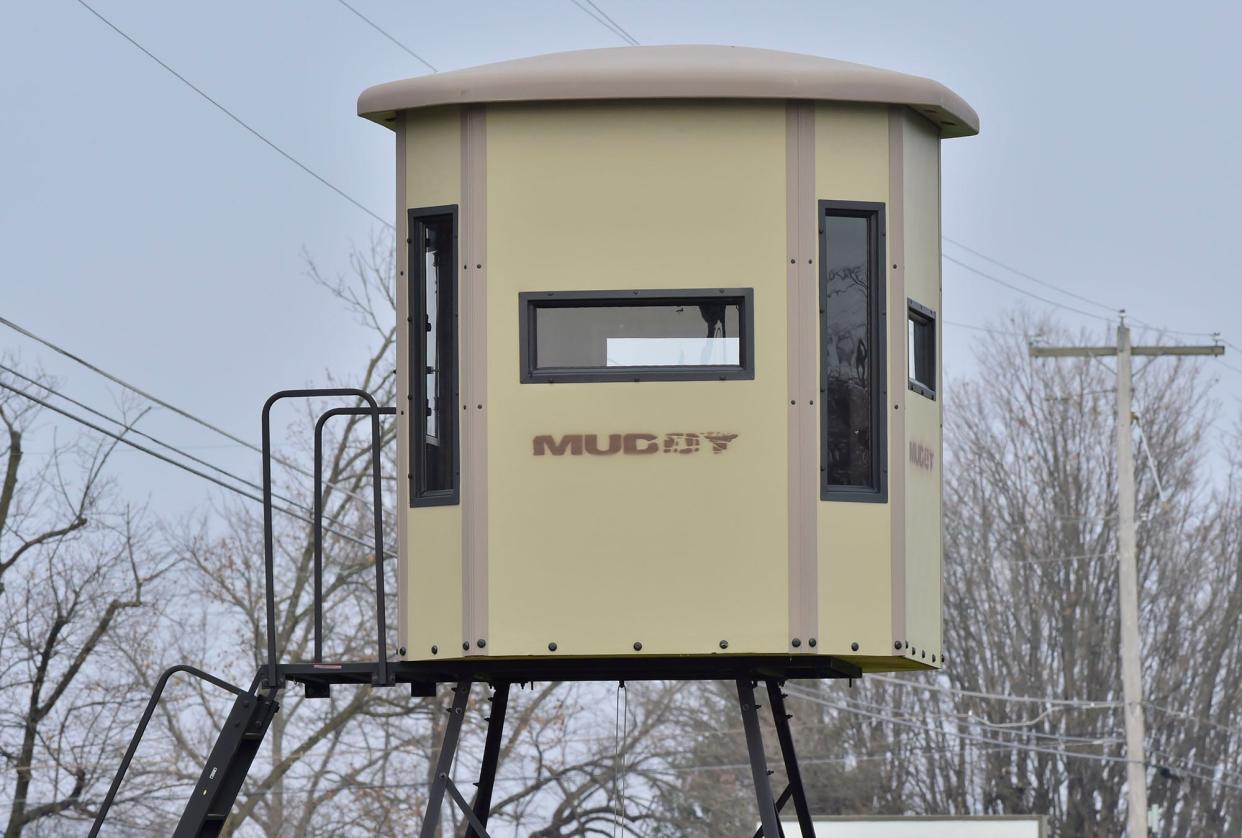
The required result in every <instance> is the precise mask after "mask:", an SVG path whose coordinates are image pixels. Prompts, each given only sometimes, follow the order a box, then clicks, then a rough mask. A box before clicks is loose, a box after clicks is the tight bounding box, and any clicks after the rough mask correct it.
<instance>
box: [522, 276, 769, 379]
mask: <svg viewBox="0 0 1242 838" xmlns="http://www.w3.org/2000/svg"><path fill="white" fill-rule="evenodd" d="M720 300H724V301H726V302H729V303H733V304H736V305H737V306H738V320H739V324H738V325H739V329H740V331H741V334H740V335H739V338H740V343H739V350H738V356H739V361H740V362H741V363H740V364H738V365H737V366H733V365H729V366H701V367H684V366H658V367H604V368H588V367H544V368H537V367H536V364H537V363H538V358H537V353H536V340H537V335H536V330H537V325H536V317H535V314H536V312H537V311H538V310H539V309H540V308H585V307H589V306H626V305H632V306H641V305H644V304H646V303H649V302H653V301H654V302H659V303H663V304H666V305H668V304H682V305H698V304H700V303H702V302H704V301H711V302H719V301H720ZM518 307H519V324H518V334H519V343H520V347H519V356H520V363H521V381H522V383H523V384H534V383H541V382H543V383H549V382H566V383H580V382H602V381H729V380H750V379H753V378H754V377H755V361H754V359H755V337H754V332H755V328H754V319H755V315H754V289H753V288H690V289H686V288H681V289H630V290H620V291H524V292H521V293H519V294H518Z"/></svg>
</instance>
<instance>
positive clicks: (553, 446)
mask: <svg viewBox="0 0 1242 838" xmlns="http://www.w3.org/2000/svg"><path fill="white" fill-rule="evenodd" d="M534 447H535V456H536V457H542V456H543V455H544V454H552V455H554V456H557V457H559V456H561V455H563V454H567V453H568V454H575V455H578V454H581V453H582V434H565V435H564V436H562V437H561V438H560V441H557V440H556V439H555V438H553V437H552V435H551V434H544V435H543V436H537V437H535V439H534Z"/></svg>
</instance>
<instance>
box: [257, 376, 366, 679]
mask: <svg viewBox="0 0 1242 838" xmlns="http://www.w3.org/2000/svg"><path fill="white" fill-rule="evenodd" d="M332 397H353V398H358V399H362V400H363V401H365V402H366V403H367V405H368V406H367V407H358V408H351V409H353V410H359V411H361V413H359V414H357V415H366V414H369V415H370V417H371V485H372V501H371V503H372V518H373V522H374V525H375V611H376V621H375V622H376V643H377V644H378V646H379V658H378V665H377V667H376V672H375V679H374V681H375V683H376V684H388V683H389V676H388V621H387V618H386V616H385V613H384V517H383V515H384V513H383V507H382V501H383V497H382V495H383V488H382V486H381V483H380V422H379V418H380V415H381V412H384V410H385V409H383V408H381V407H380V406H379V405H378V404H376V402H375V398H374V397H373V396H372V395H371V394H370V393H368V392H367V391H366V390H359V389H357V388H355V387H330V388H321V389H306V390H280V391H279V392H276V393H273V394H272V395H271V396H270V397H269V398H268V400H267V401H266V402H264V404H263V417H262V424H263V572H264V586H265V599H266V603H265V604H266V608H267V681H266V685H267V686H268V687H270V688H272V689H278V688H280V687H282V686H283V684H282V683H281V677H280V669H279V657H278V650H277V648H276V593H275V588H276V582H275V575H276V574H275V558H274V556H275V547H274V543H273V538H274V537H273V533H272V432H271V412H272V407H273V406H274V405H275V404H276V403H277V402H278V401H281V400H282V399H314V398H332ZM330 413H331V411H328V414H330ZM328 414H325V416H326V415H328ZM322 422H323V418H322V417H321V419H320V422H319V423H318V424H317V426H316V442H317V443H318V442H319V431H320V430H321V429H322ZM318 448H319V446H318V444H317V453H318ZM318 459H319V458H318V457H317V458H316V460H317V462H316V465H317V466H321V465H322V464H321V463H319V462H318ZM316 474H317V479H316V486H315V489H316V491H315V495H316V499H317V500H319V501H320V503H318V504H317V505H316V514H315V521H314V526H315V530H316V546H317V548H318V549H317V553H316V592H315V619H316V649H315V652H316V659H317V660H318V656H319V654H321V653H322V638H321V636H320V631H321V622H322V619H323V615H322V601H321V596H320V595H321V593H322V576H321V574H322V543H323V533H322V526H323V522H322V517H321V513H322V509H321V508H320V507H322V488H323V487H322V485H320V483H321V478H322V474H321V473H320V470H319V469H317V471H316Z"/></svg>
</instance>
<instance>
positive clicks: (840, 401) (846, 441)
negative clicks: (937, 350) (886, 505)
mask: <svg viewBox="0 0 1242 838" xmlns="http://www.w3.org/2000/svg"><path fill="white" fill-rule="evenodd" d="M819 207H820V224H819V226H820V233H819V239H820V241H819V246H820V265H819V301H820V302H819V307H820V425H821V431H820V434H821V437H820V452H821V453H820V466H821V475H822V484H821V497H822V498H823V499H824V500H850V501H884V500H886V499H887V482H886V462H885V457H886V450H887V447H886V439H885V426H886V422H885V418H886V417H885V411H884V405H885V401H886V399H887V391H886V387H885V379H886V368H885V363H884V342H885V340H884V335H885V332H884V294H885V281H884V280H885V271H884V262H883V259H884V205H883V204H873V203H861V202H855V201H820V204H819Z"/></svg>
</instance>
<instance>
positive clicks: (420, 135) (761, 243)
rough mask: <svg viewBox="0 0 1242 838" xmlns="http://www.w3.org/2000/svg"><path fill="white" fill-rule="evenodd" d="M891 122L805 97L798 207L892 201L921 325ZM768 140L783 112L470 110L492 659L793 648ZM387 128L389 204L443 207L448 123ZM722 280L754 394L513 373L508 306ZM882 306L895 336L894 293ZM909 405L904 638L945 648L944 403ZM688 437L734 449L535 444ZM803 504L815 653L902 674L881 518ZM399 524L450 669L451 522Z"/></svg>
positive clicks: (418, 609) (888, 511)
mask: <svg viewBox="0 0 1242 838" xmlns="http://www.w3.org/2000/svg"><path fill="white" fill-rule="evenodd" d="M889 113H890V112H889V110H888V109H887V108H886V107H881V106H865V105H839V104H820V105H817V106H816V108H815V146H816V159H815V172H816V175H815V190H816V197H817V198H819V199H828V200H854V201H876V202H882V203H884V204H885V205H886V206H889V207H891V203H892V200H893V195H894V194H900V195H904V207H903V208H904V213H903V215H904V217H905V229H904V241H905V264H906V275H905V276H906V283H907V291H908V293H909V295H910V296H913V297H914V298H915V299H918V300H920V301H923V302H928V301H930V302H928V304H929V305H932V306H933V307H934V308H936V309H937V311H939V307H940V297H939V248H938V237H939V161H938V153H939V149H938V138H937V137H936V136H935V134H934V133H933V132H932V131H931V130H929V127H928V126H926V124H925V123H923V122H922V120H921V118H920V117H917V116H913V115H909V114H902V113H900V112H898V113H897V116H896V117H894V118H900V119H903V120H905V121H906V125H905V130H904V135H903V149H902V159H901V163H902V165H901V167H900V170H901V171H902V178H903V179H902V183H901V184H900V186H901V189H900V190H896V191H893V192H890V183H889V172H890V160H889V118H890V117H889ZM785 126H786V121H785V107H784V103H740V102H713V103H688V102H677V103H651V102H631V103H608V104H603V103H600V104H593V103H581V104H573V105H566V104H563V103H562V104H556V105H541V104H521V105H517V104H515V105H493V106H490V107H489V108H488V113H487V155H486V165H487V201H486V214H487V228H488V242H487V259H488V293H489V298H488V303H487V329H488V343H487V352H488V392H487V400H488V402H489V405H490V411H489V416H490V418H489V425H488V450H489V454H488V472H487V474H488V477H487V479H488V487H487V492H488V543H489V548H488V551H489V552H488V600H489V602H488V608H489V614H488V616H489V619H488V638H487V639H488V647H487V654H490V655H496V656H520V655H547V654H548V643H550V642H555V643H556V644H557V652H556V654H557V655H575V656H576V655H627V654H633V653H634V651H633V644H634V643H635V642H636V641H637V642H641V643H642V644H643V654H718V653H720V652H721V649H720V641H721V640H727V641H728V643H729V647H728V652H729V653H730V654H734V653H739V654H746V653H752V654H753V653H769V654H771V653H784V652H785V651H786V650H787V649H788V643H789V638H788V637H787V634H788V605H789V603H788V597H789V591H788V587H787V586H788V579H787V574H788V561H787V556H788V543H787V542H788V527H787V512H786V510H787V502H788V498H787V496H786V495H787V491H788V484H787V475H786V471H787V463H788V453H787V424H786V405H787V392H786V387H787V385H786V371H785V367H786V358H785V353H786V338H785V331H786V299H785V296H786V292H785V268H786V264H785V263H786V258H785V257H786V254H785V247H786V241H785V234H786V219H785V197H786V196H785V184H786V180H785V158H784V156H785ZM404 129H405V131H406V145H407V151H406V162H407V166H406V171H405V184H404V186H405V193H406V200H405V203H406V205H407V206H410V207H418V206H429V205H439V204H458V203H460V201H461V194H460V192H461V165H462V163H461V116H460V113H459V111H458V110H457V109H453V108H446V109H436V110H431V111H427V112H421V113H416V114H413V115H407V117H406V120H405V122H404ZM892 217H893V214H892V212H891V210H890V212H889V213H888V218H889V220H890V223H891V221H892ZM886 241H888V239H887V238H886ZM400 260H401V261H400V265H401V266H402V267H404V265H405V255H404V243H403V242H402V247H401V254H400ZM891 262H892V258H890V256H889V255H888V254H886V264H891ZM816 282H817V283H818V279H816ZM399 286H400V287H399V298H400V299H399V305H400V306H401V310H402V311H404V310H405V299H404V282H403V283H400V284H399ZM721 287H747V288H753V289H754V306H755V311H754V323H755V356H756V377H755V379H754V380H753V381H723V382H722V381H708V382H642V383H632V382H630V383H580V384H579V383H574V384H569V383H558V384H525V385H524V384H521V383H519V352H518V325H519V309H518V294H519V292H522V291H555V290H562V291H580V290H606V289H634V288H682V289H686V288H721ZM886 309H887V311H888V325H889V326H890V328H900V329H904V328H905V322H904V319H905V315H904V312H905V300H904V299H902V300H894V299H889V300H887V305H886ZM808 316H810V317H814V312H809V313H808ZM815 334H816V336H817V337H816V344H818V326H817V325H816V327H815ZM404 339H405V335H404V332H403V335H402V345H401V347H400V349H399V372H398V376H399V387H400V388H401V390H400V393H399V398H400V399H401V403H402V404H404V403H405V401H404V400H405V388H406V386H407V382H408V371H407V370H406V368H405V360H406V351H405V345H404ZM905 377H906V359H905V358H904V357H899V358H894V357H891V356H890V357H889V358H888V379H889V382H890V384H889V389H890V394H891V393H892V391H893V388H895V387H897V386H900V388H901V389H902V390H903V391H904V388H905ZM905 404H907V405H909V406H910V407H909V410H908V412H907V415H906V422H907V427H908V429H909V430H910V433H911V435H912V437H911V438H918V439H919V440H921V441H925V442H930V443H931V444H933V445H934V447H935V449H936V451H937V457H936V463H935V470H934V471H933V472H930V473H928V472H924V471H921V470H918V469H916V468H914V467H913V466H911V465H910V464H907V465H908V466H909V467H908V468H907V469H906V475H905V477H904V479H903V481H902V484H901V486H900V487H893V486H890V493H891V492H893V491H903V492H905V493H906V495H907V499H908V502H907V504H906V512H905V521H904V526H905V527H906V531H905V532H906V541H907V547H908V554H907V555H908V561H907V571H906V580H905V582H906V594H905V602H906V620H907V624H908V637H909V639H911V640H912V641H914V642H915V644H916V648H917V647H918V644H920V643H922V644H925V645H926V647H927V651H928V653H929V655H930V654H931V653H932V650H933V649H934V650H936V653H937V657H939V654H938V650H939V631H940V615H939V608H940V578H939V573H940V544H939V541H940V522H939V515H940V497H939V480H940V476H939V447H940V437H939V422H940V415H939V410H940V405H939V402H930V401H928V400H925V399H922V398H921V397H918V398H916V397H914V396H913V395H910V396H909V397H908V398H906V400H905ZM405 420H406V417H405V416H402V417H400V422H401V431H400V433H401V439H402V443H403V445H402V448H403V455H402V456H403V457H404V455H405V453H407V452H405V451H404V448H405V447H406V446H405V445H404V441H405V439H406V434H407V430H406V421H405ZM687 431H695V432H704V431H723V432H731V433H737V434H738V438H737V439H736V440H735V441H734V442H733V443H732V444H731V445H730V447H729V449H728V450H727V451H726V452H724V453H722V454H712V453H710V452H708V451H706V450H704V451H701V452H700V453H698V454H693V455H684V456H683V455H663V454H660V455H653V456H650V457H634V456H611V457H590V456H581V457H574V456H562V457H553V456H542V457H535V456H533V454H532V438H533V437H534V436H536V435H540V434H553V435H560V434H566V433H585V434H590V433H595V434H601V435H607V434H609V433H627V432H642V433H653V434H657V435H663V434H665V433H677V432H687ZM888 437H889V457H890V460H891V459H892V458H895V457H901V458H903V459H904V458H906V457H907V456H908V449H907V439H906V438H901V439H895V438H894V437H893V434H892V432H891V427H890V432H889V434H888ZM605 438H606V436H605ZM810 456H814V457H816V459H818V452H810ZM401 469H402V472H403V473H404V472H405V471H406V468H405V463H404V460H402V463H401ZM401 491H402V497H401V499H400V503H401V508H402V509H407V507H408V499H407V498H406V497H405V482H404V481H402V486H401ZM816 507H817V513H816V514H817V532H818V543H819V554H820V566H819V574H818V575H819V581H818V595H819V604H818V612H819V636H818V640H819V646H818V650H817V651H819V652H820V653H824V654H834V655H837V656H840V657H843V658H846V659H853V660H855V661H856V662H857V663H859V665H861V666H863V667H864V668H865V669H866V670H867V671H883V670H887V669H904V668H912V667H913V668H921V667H922V666H924V665H925V663H924V661H923V660H920V659H918V657H917V655H916V656H915V658H914V659H913V660H911V659H908V658H907V659H903V658H902V657H901V656H896V655H894V654H893V652H892V651H891V650H892V641H893V639H894V638H893V609H892V597H893V587H892V585H893V581H894V580H893V579H892V570H891V568H892V564H891V562H890V550H891V543H892V542H891V538H892V525H893V522H892V521H891V515H892V510H893V506H892V504H890V503H850V502H823V501H817V503H816ZM705 522H706V523H705ZM404 524H405V526H406V528H407V538H408V549H407V550H406V553H407V556H406V560H407V561H408V565H407V567H406V570H407V571H408V572H407V574H406V579H405V585H404V587H403V591H402V593H403V596H402V602H401V608H402V615H403V619H407V618H408V623H407V625H408V627H409V629H408V631H407V632H406V633H405V635H403V637H402V642H403V644H405V645H407V646H408V647H409V655H408V657H411V658H426V657H429V656H430V646H431V645H432V644H433V643H434V644H437V645H438V646H439V655H438V656H439V657H459V656H461V642H462V640H463V639H464V638H463V637H462V636H461V634H462V584H463V581H462V559H461V551H462V541H461V532H462V522H461V507H460V506H449V507H434V508H424V509H413V510H408V511H407V514H406V516H405V520H404ZM653 545H654V546H653ZM852 643H858V644H859V650H858V651H857V652H854V651H853V650H852V649H851V648H850V646H851V644H852Z"/></svg>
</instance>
